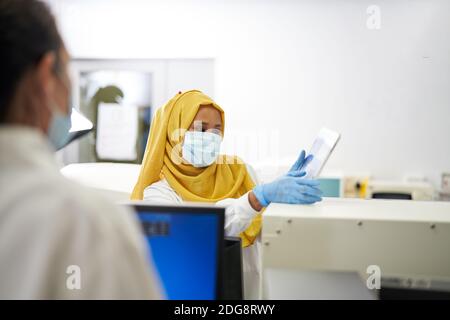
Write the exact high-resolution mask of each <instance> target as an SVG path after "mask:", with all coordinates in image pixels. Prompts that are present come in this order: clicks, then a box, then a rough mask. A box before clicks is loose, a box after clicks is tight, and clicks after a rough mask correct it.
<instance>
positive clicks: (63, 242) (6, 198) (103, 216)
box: [0, 125, 161, 299]
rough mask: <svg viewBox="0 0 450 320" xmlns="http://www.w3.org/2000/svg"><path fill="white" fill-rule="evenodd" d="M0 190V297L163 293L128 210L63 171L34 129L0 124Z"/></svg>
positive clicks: (154, 295)
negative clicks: (64, 175) (81, 184)
mask: <svg viewBox="0 0 450 320" xmlns="http://www.w3.org/2000/svg"><path fill="white" fill-rule="evenodd" d="M0 190H1V192H0V299H155V298H156V299H158V298H161V294H160V285H159V280H158V279H157V278H156V276H155V274H154V271H153V268H154V267H153V265H152V263H149V261H150V259H149V257H148V251H147V247H146V243H145V240H144V237H143V236H142V235H141V233H140V230H139V229H138V224H137V221H136V220H135V218H134V217H133V215H132V213H130V212H128V211H126V210H125V209H124V208H118V207H116V206H115V205H113V204H111V203H109V202H108V201H106V200H105V199H103V198H101V197H99V196H97V195H96V194H94V191H91V190H89V189H85V188H82V187H80V186H78V185H77V184H75V183H74V182H71V181H69V180H67V179H66V178H64V177H63V176H62V175H61V174H60V173H59V168H58V166H57V164H56V162H55V158H54V152H53V150H52V149H51V147H50V145H49V144H48V142H47V139H46V137H45V136H44V135H43V134H41V133H40V132H39V131H37V130H34V129H30V128H26V127H17V126H5V125H2V126H0ZM72 265H75V266H77V267H75V269H70V268H69V266H72ZM78 267H79V269H78ZM68 271H69V272H70V273H69V274H68V273H67V272H68ZM78 271H79V273H78ZM78 275H79V276H80V277H79V278H78ZM78 279H79V280H80V282H77V280H78ZM68 280H69V281H68ZM67 283H69V287H68V286H67ZM77 283H79V284H80V285H81V288H80V289H79V290H78V289H76V285H77ZM70 285H72V286H70ZM74 285H75V289H73V286H74ZM69 288H71V289H72V290H71V289H69Z"/></svg>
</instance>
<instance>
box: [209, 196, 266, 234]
mask: <svg viewBox="0 0 450 320" xmlns="http://www.w3.org/2000/svg"><path fill="white" fill-rule="evenodd" d="M216 204H217V205H220V206H225V207H226V209H225V235H226V236H238V235H239V234H240V233H241V232H243V231H245V229H247V228H248V227H249V226H250V223H251V222H252V220H253V218H254V217H255V216H256V215H257V213H258V211H256V210H255V209H253V208H252V206H251V205H250V202H249V201H248V192H247V193H246V194H244V195H243V196H242V197H240V198H237V199H232V198H228V199H224V200H221V201H218V202H217V203H216Z"/></svg>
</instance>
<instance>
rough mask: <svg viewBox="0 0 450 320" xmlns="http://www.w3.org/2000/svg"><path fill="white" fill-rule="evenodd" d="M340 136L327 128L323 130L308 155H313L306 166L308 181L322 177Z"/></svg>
mask: <svg viewBox="0 0 450 320" xmlns="http://www.w3.org/2000/svg"><path fill="white" fill-rule="evenodd" d="M339 138H340V134H339V133H337V132H334V131H332V130H330V129H327V128H322V129H321V130H320V132H319V135H318V136H317V138H316V140H314V143H313V145H312V147H311V149H310V150H309V153H308V154H312V155H313V159H312V160H311V162H310V163H309V164H308V165H307V166H306V176H305V178H307V179H314V178H317V177H318V176H319V175H320V172H321V171H322V168H323V167H324V166H325V163H326V162H327V160H328V158H329V157H330V154H331V153H332V152H333V150H334V147H335V146H336V144H337V142H338V141H339Z"/></svg>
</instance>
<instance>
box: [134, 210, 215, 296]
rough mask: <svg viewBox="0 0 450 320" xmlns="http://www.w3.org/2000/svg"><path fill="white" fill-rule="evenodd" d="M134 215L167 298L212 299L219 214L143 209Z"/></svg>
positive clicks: (213, 294)
mask: <svg viewBox="0 0 450 320" xmlns="http://www.w3.org/2000/svg"><path fill="white" fill-rule="evenodd" d="M138 216H139V219H140V221H141V224H142V226H143V229H144V233H145V236H146V238H147V241H148V244H149V246H150V250H151V256H152V258H153V262H154V264H155V266H156V268H157V270H158V272H159V276H160V279H161V282H162V285H163V286H164V289H165V293H166V296H167V298H168V299H171V300H191V299H200V300H212V299H216V298H217V297H216V295H217V278H218V275H217V272H218V271H217V270H218V265H217V264H218V254H219V253H218V248H219V244H218V241H220V240H219V239H220V238H219V236H218V232H219V230H220V229H219V217H220V216H219V215H217V214H214V213H211V214H207V213H206V214H204V213H201V214H196V213H189V212H178V213H167V212H163V213H155V212H145V210H139V212H138Z"/></svg>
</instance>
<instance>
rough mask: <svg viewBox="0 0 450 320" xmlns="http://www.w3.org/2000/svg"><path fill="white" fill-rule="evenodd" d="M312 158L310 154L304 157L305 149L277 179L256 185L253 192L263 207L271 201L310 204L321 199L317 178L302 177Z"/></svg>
mask: <svg viewBox="0 0 450 320" xmlns="http://www.w3.org/2000/svg"><path fill="white" fill-rule="evenodd" d="M311 160H312V155H309V156H308V157H306V158H305V151H302V152H301V153H300V156H299V158H298V159H297V161H296V162H295V163H294V165H293V166H292V167H291V169H290V170H289V171H288V173H287V174H286V175H284V176H282V177H280V178H278V179H277V180H275V181H273V182H271V183H267V184H263V185H259V186H256V187H255V188H254V189H253V193H254V194H255V196H256V199H258V201H259V203H260V204H261V205H262V206H263V207H267V206H268V205H269V204H270V203H271V202H278V203H291V204H312V203H314V202H317V201H321V200H322V197H321V196H322V191H321V190H320V189H319V188H318V186H319V182H318V181H317V180H310V179H302V177H303V176H305V175H306V172H305V171H304V168H305V167H306V166H307V164H308V163H309V162H310V161H311Z"/></svg>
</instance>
